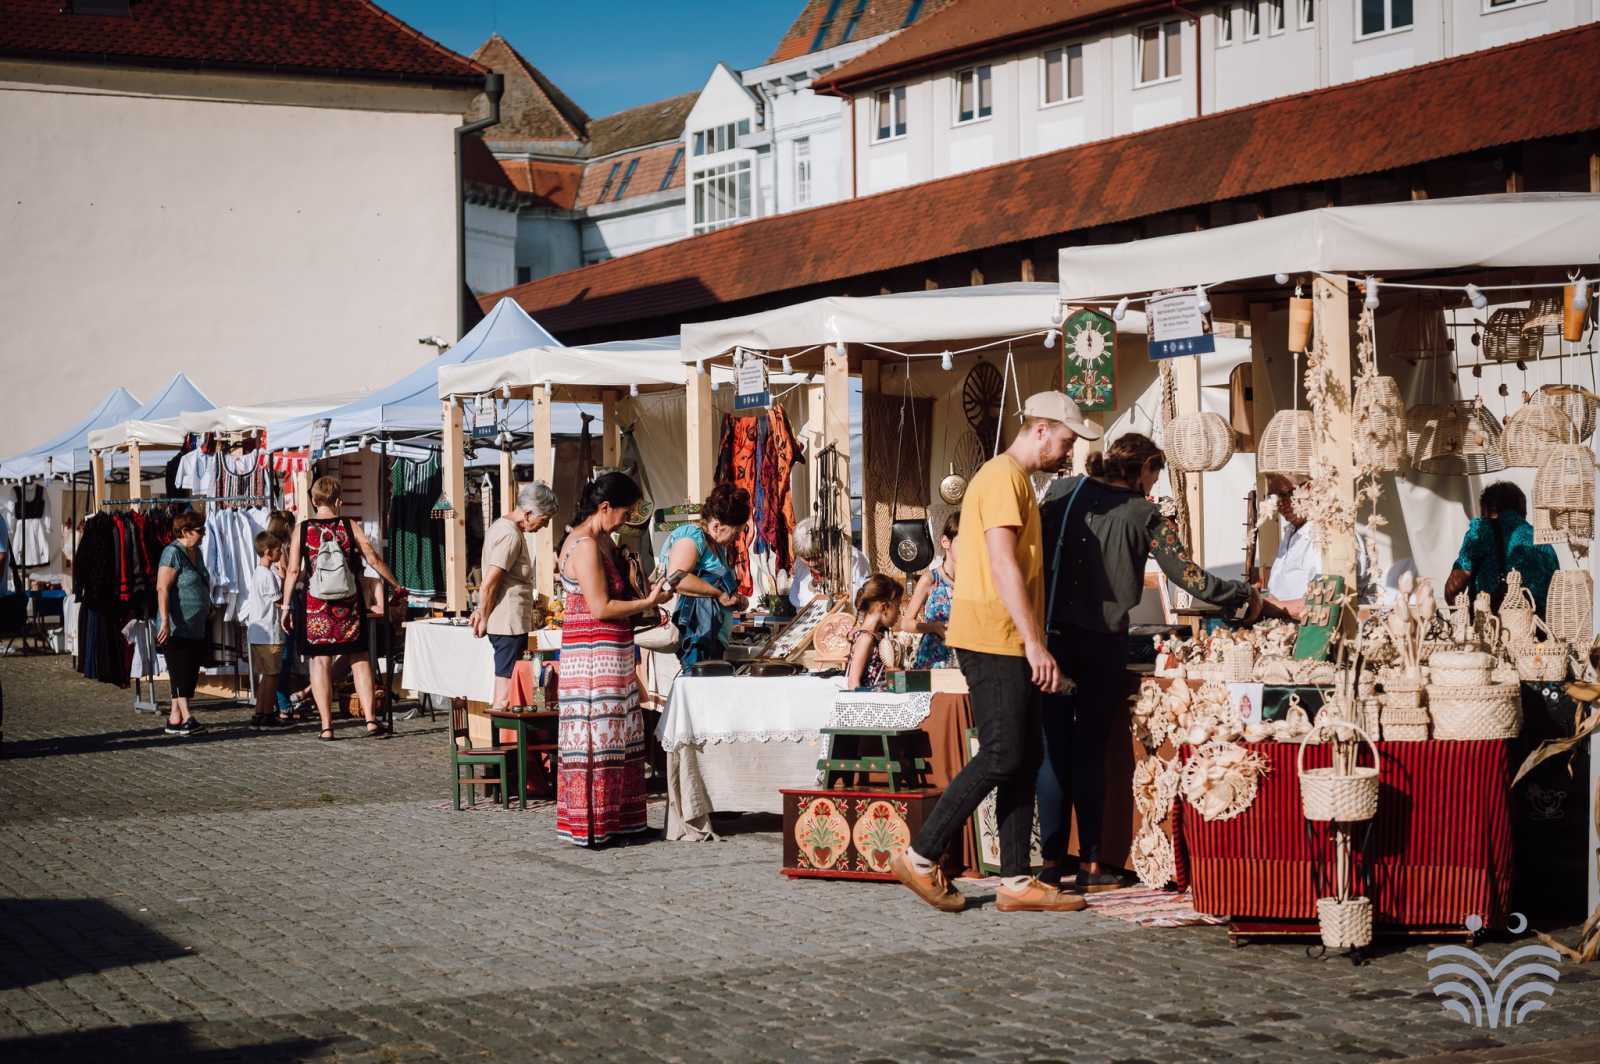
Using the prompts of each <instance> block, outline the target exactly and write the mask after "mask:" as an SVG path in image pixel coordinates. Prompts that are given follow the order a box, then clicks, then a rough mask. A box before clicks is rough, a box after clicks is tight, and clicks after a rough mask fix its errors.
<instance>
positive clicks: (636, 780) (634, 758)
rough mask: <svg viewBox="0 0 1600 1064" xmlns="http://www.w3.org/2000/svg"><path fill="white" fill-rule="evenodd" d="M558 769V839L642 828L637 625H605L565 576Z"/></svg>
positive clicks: (610, 587)
mask: <svg viewBox="0 0 1600 1064" xmlns="http://www.w3.org/2000/svg"><path fill="white" fill-rule="evenodd" d="M600 557H601V560H602V562H603V564H604V565H605V570H606V589H607V592H608V593H609V594H610V595H611V596H612V597H614V598H616V597H621V596H622V595H623V593H624V589H623V580H622V574H621V573H620V572H618V570H617V567H616V565H615V563H614V562H613V561H612V560H611V555H610V552H609V551H607V550H605V549H604V548H602V549H601V551H600ZM561 581H562V584H563V586H564V587H565V589H566V611H565V613H564V614H563V616H562V622H561V681H560V691H561V722H560V726H559V743H560V747H561V749H560V759H561V761H560V768H559V769H558V770H557V773H556V834H557V835H559V836H561V837H562V838H563V839H566V840H567V841H568V842H573V843H577V844H578V845H579V846H597V845H599V844H601V843H603V842H606V841H607V840H609V839H610V838H611V837H612V836H613V835H625V834H630V833H634V832H640V831H644V830H645V829H646V827H647V826H648V825H646V823H645V811H644V756H645V754H644V751H645V743H644V713H643V711H642V710H641V709H640V708H639V679H638V674H637V673H635V672H634V650H633V626H632V625H631V624H630V623H629V622H628V621H627V620H626V619H624V620H622V621H620V622H619V621H601V620H596V619H595V617H594V616H593V615H591V614H590V613H589V605H588V603H587V602H586V601H585V600H584V597H583V592H581V591H579V590H578V588H577V585H576V584H574V583H573V582H572V581H571V580H568V579H567V577H566V574H564V573H563V574H562V577H561Z"/></svg>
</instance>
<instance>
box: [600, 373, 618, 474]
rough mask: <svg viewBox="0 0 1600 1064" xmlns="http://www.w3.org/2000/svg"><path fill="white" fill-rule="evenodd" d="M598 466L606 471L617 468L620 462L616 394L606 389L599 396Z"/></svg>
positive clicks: (612, 390)
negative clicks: (601, 466)
mask: <svg viewBox="0 0 1600 1064" xmlns="http://www.w3.org/2000/svg"><path fill="white" fill-rule="evenodd" d="M600 421H601V427H600V431H601V437H600V464H601V465H603V466H605V467H606V468H607V469H615V468H617V465H618V463H620V462H621V460H622V448H621V446H620V443H621V439H620V436H619V433H618V425H617V393H616V391H615V390H614V389H609V388H608V389H606V391H604V392H602V393H601V396H600Z"/></svg>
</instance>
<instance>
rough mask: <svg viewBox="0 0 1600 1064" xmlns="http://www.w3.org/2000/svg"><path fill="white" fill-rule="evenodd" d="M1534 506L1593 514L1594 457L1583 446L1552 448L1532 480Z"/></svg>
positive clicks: (1576, 444) (1565, 444)
mask: <svg viewBox="0 0 1600 1064" xmlns="http://www.w3.org/2000/svg"><path fill="white" fill-rule="evenodd" d="M1533 505H1534V506H1536V507H1538V508H1539V509H1542V510H1550V511H1552V512H1556V513H1559V512H1561V511H1564V510H1584V511H1587V512H1589V513H1593V512H1594V456H1593V455H1591V454H1590V453H1589V448H1587V447H1585V446H1584V445H1583V444H1581V443H1563V444H1558V445H1556V446H1554V447H1551V448H1550V449H1549V451H1548V452H1547V453H1546V454H1545V457H1544V461H1543V462H1540V463H1539V472H1538V473H1537V474H1535V476H1534V478H1533Z"/></svg>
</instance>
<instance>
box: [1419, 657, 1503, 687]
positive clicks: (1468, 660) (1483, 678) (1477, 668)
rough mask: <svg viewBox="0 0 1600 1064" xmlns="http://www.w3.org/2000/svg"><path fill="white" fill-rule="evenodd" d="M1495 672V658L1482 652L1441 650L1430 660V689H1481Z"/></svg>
mask: <svg viewBox="0 0 1600 1064" xmlns="http://www.w3.org/2000/svg"><path fill="white" fill-rule="evenodd" d="M1492 672H1494V656H1493V655H1492V654H1485V653H1483V652H1482V651H1477V650H1468V651H1459V650H1449V651H1446V650H1441V651H1438V652H1436V653H1435V654H1434V655H1433V656H1432V657H1431V658H1429V659H1428V679H1429V681H1430V682H1429V685H1428V686H1429V689H1430V690H1431V689H1432V688H1434V687H1481V686H1483V685H1485V684H1487V683H1488V682H1489V674H1490V673H1492Z"/></svg>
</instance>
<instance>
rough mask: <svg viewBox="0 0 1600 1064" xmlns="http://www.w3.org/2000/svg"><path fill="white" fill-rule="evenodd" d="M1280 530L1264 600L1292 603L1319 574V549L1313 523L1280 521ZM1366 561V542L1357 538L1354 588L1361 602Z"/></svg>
mask: <svg viewBox="0 0 1600 1064" xmlns="http://www.w3.org/2000/svg"><path fill="white" fill-rule="evenodd" d="M1279 527H1280V528H1281V529H1282V533H1281V537H1280V538H1279V540H1278V555H1277V557H1275V558H1273V559H1272V571H1271V572H1270V573H1268V574H1267V597H1268V598H1270V599H1273V600H1274V601H1277V602H1295V601H1297V600H1299V599H1303V598H1305V597H1306V586H1307V585H1308V584H1310V583H1311V578H1312V577H1314V576H1321V575H1322V548H1321V547H1318V546H1317V544H1316V538H1317V536H1316V522H1314V521H1307V522H1306V523H1305V524H1303V525H1300V526H1299V527H1298V528H1297V527H1295V526H1294V525H1293V524H1291V523H1290V522H1288V521H1283V522H1280V524H1279ZM1367 572H1368V558H1367V545H1366V542H1365V541H1364V540H1363V539H1362V538H1361V537H1360V536H1357V537H1356V586H1357V588H1358V589H1359V593H1360V595H1361V597H1362V598H1363V599H1365V597H1366V587H1367Z"/></svg>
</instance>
